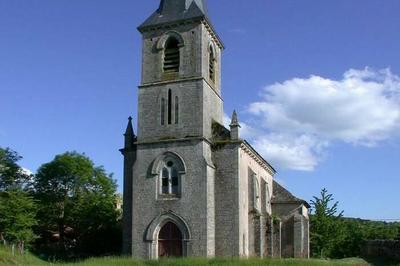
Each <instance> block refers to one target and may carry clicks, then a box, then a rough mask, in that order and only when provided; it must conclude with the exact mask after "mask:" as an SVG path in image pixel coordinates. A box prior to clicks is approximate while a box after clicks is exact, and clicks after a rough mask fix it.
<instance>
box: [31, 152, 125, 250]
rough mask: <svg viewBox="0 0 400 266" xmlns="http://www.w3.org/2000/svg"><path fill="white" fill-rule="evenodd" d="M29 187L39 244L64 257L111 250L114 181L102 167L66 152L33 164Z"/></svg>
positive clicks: (114, 245) (114, 236) (115, 234)
mask: <svg viewBox="0 0 400 266" xmlns="http://www.w3.org/2000/svg"><path fill="white" fill-rule="evenodd" d="M33 188H34V193H35V197H36V199H37V200H38V201H39V206H40V208H39V214H40V215H39V219H40V225H41V228H40V231H41V239H40V241H39V242H38V245H39V246H40V248H41V249H47V252H48V253H49V254H51V253H53V254H57V255H59V256H60V255H61V256H68V257H71V256H88V255H97V254H102V253H104V252H113V251H117V248H118V247H119V240H120V239H119V232H118V221H117V219H118V217H119V214H118V211H117V210H116V208H115V202H116V183H115V181H114V180H113V179H112V175H109V174H107V173H106V171H105V170H104V168H102V167H96V166H95V165H94V163H93V162H92V161H91V160H90V159H89V158H88V157H86V156H85V155H83V154H79V153H76V152H67V153H64V154H61V155H58V156H56V157H55V159H54V160H53V161H51V162H49V163H46V164H44V165H42V166H41V167H40V168H39V170H38V172H37V174H36V177H35V181H34V186H33ZM55 244H56V245H55ZM55 247H56V248H55Z"/></svg>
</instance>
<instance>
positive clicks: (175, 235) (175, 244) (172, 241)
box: [158, 222, 183, 258]
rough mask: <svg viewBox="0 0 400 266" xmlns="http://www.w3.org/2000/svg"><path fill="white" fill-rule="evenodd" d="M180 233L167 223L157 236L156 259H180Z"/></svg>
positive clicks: (181, 251) (172, 224)
mask: <svg viewBox="0 0 400 266" xmlns="http://www.w3.org/2000/svg"><path fill="white" fill-rule="evenodd" d="M182 241H183V238H182V232H181V230H179V228H178V226H176V224H174V223H172V222H167V223H166V224H165V225H164V226H163V227H162V228H161V230H160V233H159V234H158V257H159V258H168V257H182V256H183V248H182Z"/></svg>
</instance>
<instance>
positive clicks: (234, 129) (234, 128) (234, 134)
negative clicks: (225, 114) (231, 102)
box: [229, 110, 240, 140]
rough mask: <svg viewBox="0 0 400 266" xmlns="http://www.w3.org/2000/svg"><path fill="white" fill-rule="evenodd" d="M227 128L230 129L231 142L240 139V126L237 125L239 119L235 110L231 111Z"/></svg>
mask: <svg viewBox="0 0 400 266" xmlns="http://www.w3.org/2000/svg"><path fill="white" fill-rule="evenodd" d="M229 127H230V128H231V140H238V139H240V134H239V128H240V124H239V119H238V116H237V113H236V111H235V110H234V111H233V114H232V120H231V124H230V125H229Z"/></svg>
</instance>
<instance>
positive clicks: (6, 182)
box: [0, 147, 30, 192]
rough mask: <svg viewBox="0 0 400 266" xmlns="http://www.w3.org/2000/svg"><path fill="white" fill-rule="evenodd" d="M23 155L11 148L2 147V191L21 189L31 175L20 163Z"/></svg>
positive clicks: (0, 155) (0, 157)
mask: <svg viewBox="0 0 400 266" xmlns="http://www.w3.org/2000/svg"><path fill="white" fill-rule="evenodd" d="M21 159H22V157H21V156H20V155H19V154H18V153H17V152H15V151H13V150H11V149H10V148H5V149H4V148H1V147H0V192H1V191H5V190H8V189H20V188H22V187H23V185H24V184H25V183H26V182H27V181H28V180H29V178H30V176H29V175H28V174H26V173H25V171H23V169H22V168H21V167H20V166H19V165H18V161H19V160H21Z"/></svg>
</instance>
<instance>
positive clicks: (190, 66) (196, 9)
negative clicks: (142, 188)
mask: <svg viewBox="0 0 400 266" xmlns="http://www.w3.org/2000/svg"><path fill="white" fill-rule="evenodd" d="M138 30H139V31H140V32H141V33H142V36H143V44H142V47H143V53H142V76H141V85H140V86H139V112H138V113H139V117H138V119H139V127H138V140H139V142H140V141H157V140H160V139H181V138H187V137H204V138H210V137H211V124H212V121H216V122H218V123H221V124H222V117H223V110H222V108H223V101H222V96H221V79H220V76H221V51H222V49H223V45H222V42H221V41H220V39H219V37H218V36H217V34H216V33H215V31H214V29H213V27H212V25H211V23H210V20H209V19H208V15H207V9H206V5H205V3H204V1H203V0H162V1H161V3H160V6H159V8H158V9H157V10H156V11H155V12H154V13H153V14H152V15H151V16H150V17H149V18H148V19H147V20H146V21H145V22H144V23H143V24H142V25H140V26H139V27H138Z"/></svg>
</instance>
